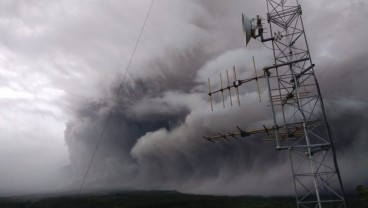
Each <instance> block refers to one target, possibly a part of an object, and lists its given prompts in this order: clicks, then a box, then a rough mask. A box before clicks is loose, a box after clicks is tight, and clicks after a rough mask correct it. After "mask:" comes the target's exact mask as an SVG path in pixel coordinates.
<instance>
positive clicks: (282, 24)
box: [204, 0, 346, 208]
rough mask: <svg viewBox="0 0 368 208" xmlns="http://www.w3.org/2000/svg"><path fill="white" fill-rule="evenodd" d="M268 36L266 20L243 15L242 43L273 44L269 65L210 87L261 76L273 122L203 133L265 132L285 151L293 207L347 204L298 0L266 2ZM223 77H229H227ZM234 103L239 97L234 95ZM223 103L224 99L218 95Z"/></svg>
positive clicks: (234, 85)
mask: <svg viewBox="0 0 368 208" xmlns="http://www.w3.org/2000/svg"><path fill="white" fill-rule="evenodd" d="M266 3H267V10H268V13H267V19H266V21H267V23H268V25H269V32H270V37H269V38H265V37H264V22H265V20H264V19H262V18H261V17H259V16H257V17H256V18H255V19H252V20H249V19H248V18H247V17H246V16H245V15H243V18H242V20H243V29H244V33H245V36H246V37H245V38H246V44H248V42H249V40H250V39H251V37H252V38H254V39H258V40H260V41H261V42H268V41H270V42H271V43H272V51H273V56H274V60H273V62H274V63H273V65H272V66H267V67H264V68H263V71H264V75H262V76H257V75H256V76H255V77H253V78H249V79H244V80H237V79H236V73H235V69H234V82H233V83H232V85H230V83H229V78H227V80H228V86H226V87H223V86H222V78H221V75H220V79H221V88H220V89H219V90H216V91H211V86H210V82H209V91H210V92H209V93H208V94H209V96H210V97H211V108H212V95H213V94H215V93H219V92H221V93H222V98H223V93H224V91H229V94H230V101H231V89H233V88H235V89H236V91H238V87H239V86H240V85H242V84H244V83H246V82H249V81H252V80H256V81H257V82H258V80H259V79H261V78H265V79H266V81H267V86H268V94H269V104H270V107H271V110H272V115H273V126H272V127H269V128H267V127H266V126H264V127H263V128H260V129H256V130H252V131H244V130H242V129H240V128H239V127H237V128H238V131H236V132H233V133H226V134H218V135H215V136H210V137H204V138H205V139H207V140H210V141H217V140H221V139H227V138H228V137H237V136H241V137H246V136H250V135H252V134H258V133H266V134H268V136H270V137H272V138H274V140H275V141H276V149H277V150H288V152H289V156H290V164H291V171H292V175H293V181H294V189H295V196H296V203H297V207H319V208H322V207H346V204H345V199H344V189H343V185H342V180H341V176H340V172H339V168H338V164H337V160H336V153H335V148H334V138H333V135H332V132H331V129H330V126H329V124H328V122H327V118H326V113H325V109H324V104H323V99H322V95H321V92H320V88H319V85H318V81H317V78H316V75H315V73H314V67H315V65H314V64H313V62H312V58H311V55H310V52H309V48H308V42H307V38H306V35H305V30H304V25H303V20H302V8H301V6H300V4H299V3H298V1H297V0H266ZM227 77H228V76H227ZM238 101H239V95H238ZM223 102H224V99H223Z"/></svg>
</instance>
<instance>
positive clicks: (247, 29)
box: [242, 13, 253, 46]
mask: <svg viewBox="0 0 368 208" xmlns="http://www.w3.org/2000/svg"><path fill="white" fill-rule="evenodd" d="M242 22H243V31H244V35H245V36H244V40H245V46H247V45H248V43H249V40H250V38H251V37H252V33H253V28H252V22H251V21H250V20H249V18H248V17H247V16H245V15H244V14H243V13H242Z"/></svg>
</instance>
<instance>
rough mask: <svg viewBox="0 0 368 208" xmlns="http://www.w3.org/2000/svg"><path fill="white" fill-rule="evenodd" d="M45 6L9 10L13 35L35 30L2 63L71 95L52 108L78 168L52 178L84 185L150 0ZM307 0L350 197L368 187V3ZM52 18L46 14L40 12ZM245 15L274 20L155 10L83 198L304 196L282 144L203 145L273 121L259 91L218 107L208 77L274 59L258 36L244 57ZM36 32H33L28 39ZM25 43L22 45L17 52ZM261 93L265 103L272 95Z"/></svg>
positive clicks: (73, 186) (223, 6) (183, 6)
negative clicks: (115, 194) (108, 194)
mask: <svg viewBox="0 0 368 208" xmlns="http://www.w3.org/2000/svg"><path fill="white" fill-rule="evenodd" d="M35 2H36V3H35V4H29V5H28V4H24V3H19V4H18V5H14V4H11V3H9V5H8V6H9V8H12V9H13V10H14V11H16V12H14V13H11V14H8V15H10V16H11V18H10V20H11V21H14V22H15V23H14V24H15V25H16V26H18V27H15V26H14V27H15V28H22V27H23V25H22V24H21V23H19V22H22V21H23V23H24V25H25V26H24V27H23V30H21V32H19V31H18V30H15V29H14V31H13V33H11V31H12V30H10V32H8V33H5V34H2V35H3V36H4V39H3V40H4V41H2V48H1V51H2V53H3V54H4V50H5V49H4V48H6V51H8V53H9V54H13V55H14V54H15V55H14V57H15V58H14V60H21V62H22V63H23V64H24V65H26V66H28V67H29V68H30V69H31V70H32V69H33V70H35V71H37V73H40V74H42V75H44V76H45V77H47V80H48V83H51V84H50V85H52V86H53V87H54V88H57V89H59V90H61V91H62V92H63V95H62V96H60V97H57V98H55V100H58V101H59V102H56V104H55V103H54V106H56V107H57V109H59V110H61V111H62V112H63V113H64V115H65V116H64V117H63V120H61V123H62V124H61V125H62V127H63V129H64V132H63V133H62V134H61V135H63V136H64V139H65V143H66V147H67V150H68V157H69V160H70V165H68V166H65V167H64V168H63V172H64V173H65V175H64V178H63V179H59V178H57V179H54V180H58V181H59V183H61V184H62V185H61V186H62V189H67V190H78V188H79V184H80V182H81V180H82V177H83V176H84V173H85V170H86V168H87V166H88V164H89V162H90V159H91V156H92V154H93V151H94V148H95V145H96V144H97V142H98V139H99V136H100V133H101V131H102V128H103V126H104V122H105V120H106V118H107V116H108V114H109V110H110V109H111V106H112V100H113V97H114V95H115V94H116V92H117V86H118V85H119V82H120V80H121V77H122V74H123V73H124V70H125V67H126V64H127V63H128V61H129V60H128V59H129V57H130V53H131V51H132V49H133V47H134V43H135V41H136V37H137V36H138V34H139V30H140V27H141V24H142V23H143V20H144V17H145V13H146V12H147V10H146V9H148V6H149V3H150V2H149V1H139V2H134V1H124V2H115V1H104V2H103V3H102V2H99V1H92V2H90V3H88V5H86V3H83V2H78V3H75V2H74V3H73V4H71V3H70V2H69V3H68V1H60V2H58V3H45V2H43V1H35ZM301 4H302V7H303V18H304V23H305V26H306V30H307V37H308V41H309V45H310V47H311V52H312V57H313V60H314V63H315V64H316V65H317V68H316V73H317V76H318V78H319V81H320V85H321V89H322V93H323V95H324V99H325V104H326V109H327V113H328V117H329V121H330V122H331V126H332V128H333V131H334V134H335V137H336V144H337V147H338V153H337V154H338V159H339V163H340V169H341V172H342V177H343V180H344V182H345V185H346V186H347V188H348V190H353V188H354V187H355V186H356V185H359V184H366V183H367V180H368V177H367V175H368V167H367V164H368V161H367V158H368V152H367V151H365V150H366V149H367V148H368V143H367V142H366V138H367V136H368V131H367V130H366V128H365V126H366V124H367V123H368V114H367V112H366V109H367V107H368V106H367V105H368V104H367V98H366V95H367V93H366V89H368V88H367V87H368V86H366V85H367V84H366V82H365V79H366V78H367V77H368V73H367V71H366V70H365V68H366V67H367V66H368V63H367V61H366V60H368V59H367V58H368V54H367V52H366V50H367V48H366V45H368V44H367V41H366V40H365V38H364V37H365V34H366V32H367V29H366V28H364V22H363V21H364V20H363V17H366V16H367V14H368V13H367V10H368V5H367V3H366V2H364V1H362V0H354V1H349V2H346V1H342V0H341V1H336V2H331V1H328V0H323V1H319V2H318V3H316V2H311V1H302V2H301ZM25 8H29V9H28V10H27V9H25ZM346 8H348V9H346ZM41 10H45V11H47V12H44V13H40V12H37V11H41ZM242 12H246V14H247V15H248V16H250V17H252V16H255V15H257V14H261V15H264V14H265V4H264V2H259V1H257V2H255V1H240V0H236V1H231V2H226V3H225V2H224V1H220V0H216V1H212V0H211V1H209V0H208V1H205V0H200V1H194V0H193V1H179V0H178V1H169V0H156V1H155V4H154V6H153V9H152V13H151V16H150V18H149V19H148V22H147V26H146V28H145V30H144V33H143V36H142V39H141V42H140V44H139V47H138V49H137V52H136V56H135V57H134V60H133V63H132V65H131V69H130V71H129V73H128V76H127V80H126V81H125V82H124V86H123V89H122V91H121V92H120V94H119V97H118V101H117V104H116V108H115V110H114V111H113V113H112V116H111V119H110V120H109V122H108V125H107V127H106V130H105V134H104V137H103V141H102V143H101V145H100V147H99V149H98V152H97V153H96V157H95V160H94V162H93V164H92V167H91V170H90V172H89V174H88V177H87V180H86V184H85V191H93V190H100V189H107V190H113V189H175V190H179V191H183V192H190V193H209V194H231V195H240V194H249V195H282V194H292V193H293V185H292V181H291V171H290V167H289V159H288V155H287V152H277V151H276V150H275V144H274V143H272V142H264V141H262V138H261V137H257V136H253V137H250V138H247V139H240V140H234V141H231V142H220V143H217V144H212V143H210V142H208V141H206V140H204V139H202V136H204V135H209V134H213V133H218V132H227V131H233V130H236V129H235V127H236V126H237V125H239V126H241V127H243V128H245V129H251V128H256V127H259V126H261V125H263V124H270V123H271V113H270V109H269V108H268V107H267V104H266V101H264V102H263V103H261V104H260V103H259V101H258V94H257V93H256V88H255V86H252V85H249V86H246V87H244V88H242V89H241V107H240V108H239V107H237V106H234V107H229V100H227V103H226V104H227V108H226V109H222V103H220V102H216V103H215V106H214V108H215V111H214V112H210V107H209V106H210V105H209V100H208V97H207V95H206V93H207V78H208V77H210V78H211V80H214V81H213V88H216V84H215V83H216V82H217V81H216V80H218V79H219V78H218V74H219V72H222V73H223V75H224V73H225V70H226V69H228V70H229V71H230V70H231V68H232V66H233V65H235V66H236V67H237V71H238V76H239V77H248V76H251V75H253V74H252V73H253V66H252V63H251V57H252V56H253V55H254V56H255V57H256V60H257V66H258V67H259V68H260V67H261V66H265V65H270V63H272V61H271V60H272V52H271V51H269V50H268V49H267V48H265V47H264V46H263V45H261V44H260V43H258V42H256V41H253V42H251V43H250V45H249V47H248V48H247V49H244V48H243V45H242V43H243V37H242V28H241V21H240V16H241V15H240V14H241V13H242ZM256 12H257V13H256ZM3 14H5V13H3ZM340 15H341V16H340ZM30 16H31V17H32V18H29V17H30ZM60 16H61V17H63V18H60ZM26 17H27V18H26ZM358 17H362V18H361V19H360V18H358ZM20 20H21V21H20ZM17 24H19V25H17ZM1 26H2V28H4V27H5V26H6V24H5V25H4V24H3V25H1ZM37 28H38V29H37ZM343 28H344V30H343V31H354V33H353V34H352V35H351V36H352V37H353V38H349V39H347V38H346V35H344V34H342V32H341V31H342V29H343ZM27 29H28V30H29V31H32V33H31V34H33V35H32V36H31V35H29V34H27V33H26V32H24V31H27ZM17 31H18V33H16V32H17ZM22 32H23V33H22ZM37 32H38V33H37ZM14 39H15V40H14ZM16 40H21V41H22V43H23V44H19V45H15V42H16ZM35 51H37V52H35ZM20 68H21V67H20ZM36 69H37V70H36ZM0 78H1V79H3V77H0ZM7 81H9V79H6V78H4V83H6V82H7ZM217 83H218V82H217ZM261 88H262V90H261V91H262V93H261V95H262V99H263V100H266V99H267V91H266V88H265V86H262V85H261ZM234 98H235V97H233V102H234V104H235V102H236V100H235V99H234ZM214 99H215V100H216V101H219V97H217V98H216V97H215V98H214ZM12 102H13V101H12ZM53 102H54V101H53ZM9 105H10V104H9ZM46 110H47V109H46ZM47 112H49V110H48V111H47ZM57 112H58V111H57ZM52 113H53V115H54V114H56V115H59V114H58V113H55V112H54V111H52ZM58 121H60V119H59V120H58ZM30 123H31V122H30ZM64 123H66V124H65V125H64ZM29 125H30V124H29ZM30 126H31V125H30ZM31 127H32V126H31ZM25 169H26V167H25V168H23V169H21V170H25ZM42 169H43V168H39V170H42ZM0 183H1V181H0ZM9 187H10V185H9Z"/></svg>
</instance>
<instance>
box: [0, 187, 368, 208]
mask: <svg viewBox="0 0 368 208" xmlns="http://www.w3.org/2000/svg"><path fill="white" fill-rule="evenodd" d="M347 203H348V207H349V208H366V207H367V205H364V204H363V201H361V200H360V198H359V196H349V197H347ZM0 207H1V208H29V207H32V208H77V207H78V208H97V207H98V208H110V207H111V208H120V207H121V208H123V207H124V208H156V207H157V208H169V207H170V208H184V207H185V208H189V207H190V208H217V207H226V208H235V207H236V208H248V207H249V208H274V207H275V208H276V207H277V208H279V207H283V208H284V207H285V208H288V207H290V208H291V207H293V208H294V207H295V198H294V197H260V196H209V195H190V194H182V193H178V192H175V191H130V192H121V193H113V194H106V195H84V196H63V197H50V198H40V197H31V196H28V197H13V198H0Z"/></svg>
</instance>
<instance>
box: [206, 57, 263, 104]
mask: <svg viewBox="0 0 368 208" xmlns="http://www.w3.org/2000/svg"><path fill="white" fill-rule="evenodd" d="M253 66H254V71H255V77H252V78H248V79H240V80H238V78H237V76H236V69H235V66H233V78H234V80H233V82H232V84H230V79H229V71H228V70H226V80H227V86H225V87H224V83H223V80H222V74H221V73H220V87H221V88H220V89H218V90H215V91H212V89H211V82H210V78H208V95H209V96H210V102H211V111H213V101H212V95H213V94H216V93H220V92H221V98H222V106H223V108H225V96H224V91H226V90H228V91H229V98H230V105H231V106H233V98H232V94H231V89H232V88H235V91H236V97H237V100H238V105H239V106H240V94H239V86H240V85H242V84H244V83H247V82H250V81H253V80H255V81H257V89H258V96H259V101H261V94H260V90H259V84H258V79H260V78H265V75H262V76H258V75H257V70H256V68H255V66H256V65H255V61H254V57H253Z"/></svg>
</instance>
